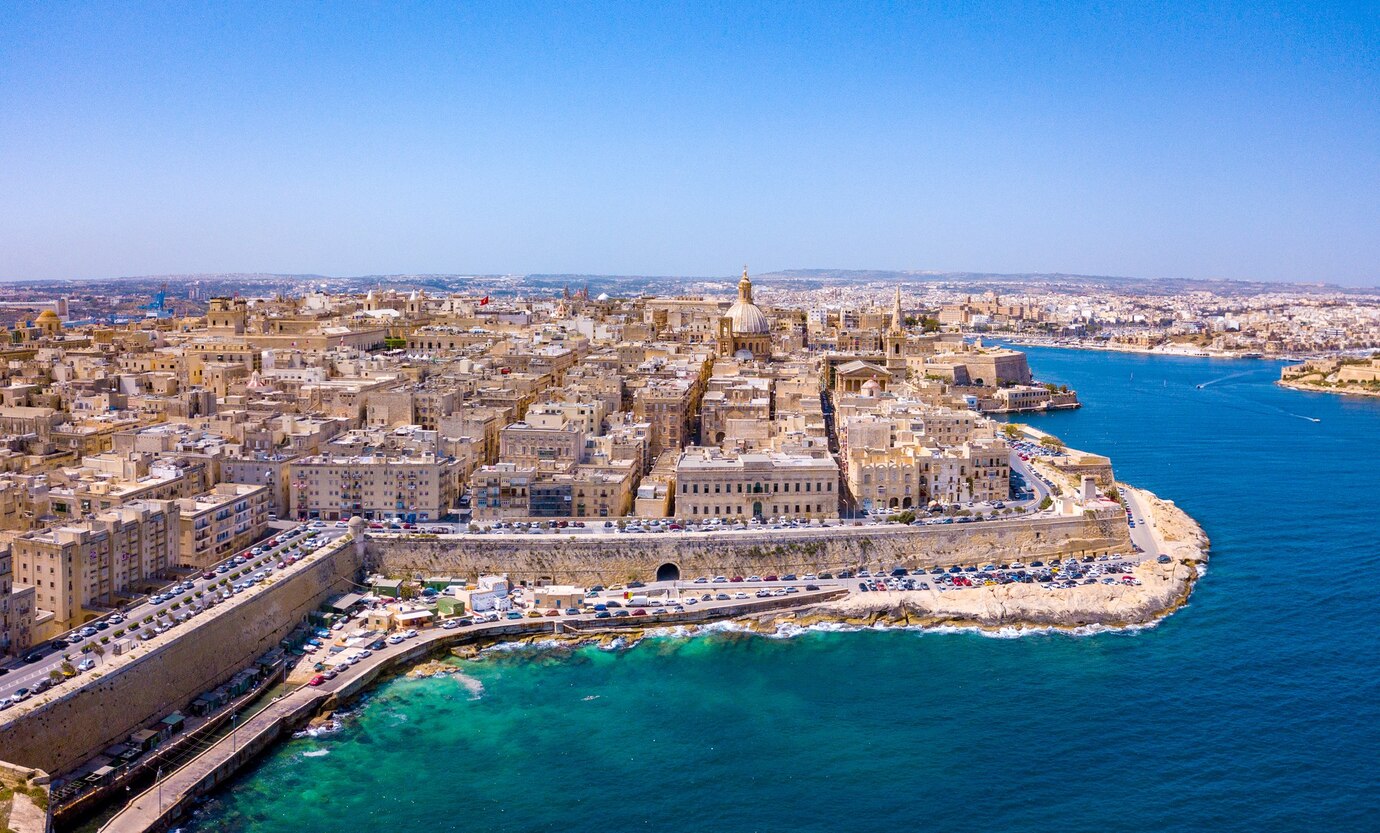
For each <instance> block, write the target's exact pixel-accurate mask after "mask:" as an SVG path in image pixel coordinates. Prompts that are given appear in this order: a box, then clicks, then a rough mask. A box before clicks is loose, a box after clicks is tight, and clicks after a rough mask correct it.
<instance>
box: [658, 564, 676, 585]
mask: <svg viewBox="0 0 1380 833" xmlns="http://www.w3.org/2000/svg"><path fill="white" fill-rule="evenodd" d="M656 580H657V581H680V568H679V567H677V566H676V565H674V564H672V563H670V562H669V561H668V562H667V563H665V564H662V565H661V566H660V567H657V568H656Z"/></svg>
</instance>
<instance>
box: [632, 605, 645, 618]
mask: <svg viewBox="0 0 1380 833" xmlns="http://www.w3.org/2000/svg"><path fill="white" fill-rule="evenodd" d="M633 615H634V616H646V615H647V610H646V608H641V607H639V608H638V609H637V610H634V611H633Z"/></svg>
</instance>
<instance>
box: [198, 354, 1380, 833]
mask: <svg viewBox="0 0 1380 833" xmlns="http://www.w3.org/2000/svg"><path fill="white" fill-rule="evenodd" d="M1029 353H1030V357H1031V363H1032V366H1033V367H1034V369H1035V372H1036V374H1037V375H1038V376H1039V377H1040V378H1041V379H1042V380H1046V381H1053V382H1060V383H1067V384H1069V385H1070V386H1071V387H1074V388H1076V389H1077V390H1078V392H1079V394H1080V396H1081V397H1082V400H1083V402H1084V403H1085V407H1084V408H1083V409H1082V410H1080V411H1077V412H1072V413H1060V414H1053V415H1048V416H1041V417H1035V418H1033V419H1032V421H1033V422H1034V423H1035V424H1037V425H1039V426H1040V427H1042V428H1045V429H1047V430H1050V431H1053V432H1054V433H1056V434H1058V435H1060V436H1062V437H1064V438H1065V439H1066V440H1067V441H1068V442H1069V443H1070V444H1072V445H1075V446H1078V447H1080V448H1084V449H1087V450H1091V451H1097V452H1102V453H1106V454H1109V455H1111V457H1112V459H1113V462H1114V464H1115V467H1116V470H1117V473H1118V476H1119V477H1120V478H1121V479H1122V480H1126V481H1128V482H1131V483H1134V484H1136V485H1139V486H1144V487H1147V488H1149V489H1151V490H1153V491H1154V492H1156V493H1158V494H1159V495H1160V496H1162V497H1165V498H1169V499H1172V500H1175V501H1177V502H1178V503H1179V505H1180V506H1182V507H1183V508H1184V509H1186V510H1187V511H1188V512H1189V513H1190V514H1192V515H1193V516H1194V517H1196V518H1197V519H1199V521H1200V522H1201V523H1202V525H1203V526H1204V528H1205V529H1206V530H1207V532H1208V534H1209V535H1210V536H1211V538H1212V544H1213V546H1212V561H1211V564H1210V566H1209V569H1208V573H1207V576H1206V577H1205V578H1204V579H1203V580H1202V581H1201V582H1199V584H1198V586H1197V589H1196V590H1195V592H1194V595H1193V597H1192V601H1191V604H1190V605H1189V606H1188V607H1187V608H1185V609H1183V610H1181V611H1179V612H1178V613H1177V614H1175V615H1174V616H1172V617H1170V618H1169V619H1168V620H1166V621H1164V622H1163V623H1161V624H1160V625H1158V626H1157V627H1154V628H1150V629H1146V630H1141V631H1137V632H1132V633H1107V634H1099V635H1096V636H1081V637H1075V636H1066V635H1031V636H1023V637H1020V638H1015V639H999V638H992V637H987V636H981V635H977V634H974V633H954V632H947V633H938V632H929V633H919V632H907V631H891V632H862V633H809V634H805V635H802V636H797V637H794V638H790V639H768V638H764V637H756V636H745V635H741V634H718V635H713V636H701V637H697V638H691V639H657V640H648V641H645V642H643V643H642V644H640V645H639V646H637V647H635V648H633V649H631V650H626V651H622V652H607V651H599V650H594V649H590V650H580V651H575V652H564V653H545V654H541V653H530V652H517V653H501V654H494V655H490V656H489V658H487V659H484V660H481V661H477V662H468V663H465V665H464V670H465V674H466V677H465V678H464V679H459V680H457V679H454V678H449V679H430V680H423V681H406V680H399V681H395V682H391V683H388V684H386V685H384V686H382V687H381V688H380V689H379V690H378V691H376V692H375V693H374V694H373V695H371V697H370V698H369V699H368V700H367V701H366V703H365V704H364V705H363V706H362V707H360V708H359V709H358V711H357V713H356V715H355V716H354V717H352V718H350V719H349V720H347V721H346V724H347V725H346V728H345V729H344V730H343V731H341V732H339V733H337V734H335V735H332V736H329V737H327V738H320V739H303V740H296V741H292V742H289V743H287V744H285V745H283V746H281V747H279V748H278V750H277V751H276V752H275V753H273V754H272V755H270V756H269V757H268V758H266V759H265V760H264V761H263V763H262V764H261V765H260V766H258V767H257V768H256V769H255V770H254V771H252V772H251V773H249V774H247V775H246V776H245V777H243V778H241V779H240V780H238V781H237V782H235V783H234V784H233V785H232V786H231V787H230V788H229V789H228V790H227V791H225V792H223V793H221V794H220V795H218V796H217V797H215V798H214V799H213V800H211V801H210V802H209V803H208V804H207V805H206V806H205V807H204V808H203V810H202V812H201V813H200V814H199V816H198V818H197V820H196V821H195V822H194V823H193V827H194V828H195V829H197V830H200V831H237V832H238V831H252V833H311V831H336V830H342V831H375V830H387V831H389V832H390V833H434V832H435V831H492V832H494V833H499V832H503V833H519V832H520V831H562V833H565V832H566V831H584V830H657V831H676V832H677V833H679V832H680V831H728V832H729V833H735V832H736V831H821V833H822V832H823V831H829V833H853V831H857V833H876V831H882V830H886V831H889V830H921V831H1070V832H1073V831H1088V832H1089V833H1094V832H1096V833H1105V832H1106V831H1199V830H1201V831H1213V833H1224V832H1225V831H1258V832H1263V831H1302V830H1310V831H1311V830H1317V831H1359V830H1380V775H1377V772H1378V771H1380V769H1377V760H1376V759H1377V756H1380V684H1378V683H1377V680H1380V674H1378V673H1377V661H1380V636H1378V634H1380V621H1377V596H1378V595H1380V556H1377V550H1380V547H1378V546H1377V543H1376V532H1375V530H1376V519H1377V513H1376V511H1375V510H1374V509H1373V506H1374V503H1375V499H1376V497H1377V496H1380V399H1370V400H1352V399H1345V398H1341V397H1336V396H1330V395H1327V394H1311V393H1299V392H1294V391H1288V390H1284V389H1281V388H1278V387H1276V386H1274V385H1273V384H1272V382H1273V380H1274V379H1275V378H1277V377H1278V374H1279V365H1278V364H1277V363H1274V362H1266V361H1230V360H1208V359H1187V358H1184V359H1176V358H1162V357H1148V356H1137V355H1128V354H1117V353H1085V352H1073V351H1064V350H1048V349H1030V350H1029ZM1198 385H1203V386H1204V387H1202V388H1199V387H1197V386H1198ZM1313 419H1317V420H1319V421H1318V422H1314V421H1312V420H1313Z"/></svg>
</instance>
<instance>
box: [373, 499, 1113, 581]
mask: <svg viewBox="0 0 1380 833" xmlns="http://www.w3.org/2000/svg"><path fill="white" fill-rule="evenodd" d="M1130 549H1131V542H1130V537H1129V530H1128V529H1127V526H1126V518H1125V515H1124V513H1123V512H1122V511H1121V510H1120V509H1102V510H1098V511H1097V512H1096V513H1093V514H1092V515H1091V516H1087V515H1082V514H1080V515H1078V516H1076V517H1043V518H1013V519H1010V520H1000V521H982V522H978V523H969V524H958V523H955V524H945V525H936V526H924V527H906V526H871V527H866V526H862V527H852V526H842V527H824V528H815V527H811V528H805V529H771V530H754V531H746V532H713V533H699V532H696V533H662V534H650V533H609V534H589V533H581V534H543V535H492V534H490V535H443V536H422V535H374V534H370V535H369V536H368V543H367V546H366V550H367V552H366V558H365V560H366V566H367V567H368V568H369V569H371V570H376V571H378V572H382V573H386V574H388V575H396V576H401V575H409V574H412V573H422V574H426V575H456V576H464V577H471V578H472V577H475V576H478V575H483V574H487V573H505V572H506V573H508V575H509V576H511V577H512V578H513V579H515V580H524V579H538V578H547V579H551V580H552V581H554V582H557V583H564V582H569V583H572V584H577V585H585V586H588V585H591V584H595V583H603V584H612V583H615V582H621V581H630V580H632V579H641V580H643V581H648V580H651V579H653V578H655V577H656V571H657V568H658V567H659V566H660V565H662V564H668V563H669V564H675V565H676V566H677V567H679V569H680V574H681V577H682V578H690V577H695V576H701V575H730V576H731V575H743V576H747V575H754V574H756V575H767V574H771V573H775V574H777V575H785V574H787V573H806V572H819V571H822V570H835V571H836V570H841V569H847V568H853V569H856V568H859V567H869V568H874V569H875V568H877V567H883V568H885V569H891V568H893V567H898V566H900V567H907V568H915V567H922V566H934V565H938V566H950V565H953V564H972V563H975V562H985V561H1012V560H1016V559H1025V560H1034V559H1037V558H1047V557H1049V556H1052V555H1055V554H1063V553H1085V552H1088V553H1093V552H1108V551H1118V552H1129V551H1130Z"/></svg>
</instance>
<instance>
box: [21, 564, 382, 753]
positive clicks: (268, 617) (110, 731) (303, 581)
mask: <svg viewBox="0 0 1380 833" xmlns="http://www.w3.org/2000/svg"><path fill="white" fill-rule="evenodd" d="M359 560H360V557H359V554H358V552H357V548H356V547H355V546H354V545H353V544H351V543H346V544H345V545H343V546H340V547H338V548H337V549H336V550H335V551H334V552H333V553H325V554H322V555H321V556H318V557H317V558H316V559H315V560H313V561H312V562H310V563H306V564H304V565H302V567H301V569H300V570H298V571H294V572H291V573H288V574H285V575H283V576H282V577H281V578H279V579H278V580H277V581H275V582H273V583H272V584H270V585H268V586H266V587H263V588H261V589H258V590H256V591H252V592H251V593H249V594H244V595H241V596H236V597H235V599H234V602H233V604H230V603H227V604H226V605H223V606H220V607H217V608H215V609H214V611H213V613H214V615H210V614H202V615H201V616H198V617H196V618H195V619H192V620H190V621H189V622H187V623H185V624H183V625H181V626H179V627H177V628H175V629H173V630H172V631H170V632H169V633H167V634H164V635H161V636H158V637H155V638H154V639H153V640H152V641H150V642H148V643H145V644H144V645H142V646H140V647H139V648H137V649H136V650H135V652H134V653H133V654H131V655H129V656H126V657H111V656H109V655H107V656H106V659H105V662H104V663H103V664H102V665H101V666H98V667H97V670H96V672H94V673H102V676H101V677H100V678H99V679H90V678H88V681H87V683H86V685H83V686H81V687H80V688H77V689H75V690H72V691H69V692H66V693H63V691H62V689H60V688H59V689H55V690H54V692H53V693H52V694H45V695H42V696H41V697H48V698H51V699H49V700H48V701H47V702H44V701H43V700H42V699H39V700H34V701H30V702H29V703H26V704H25V707H24V708H23V709H22V710H21V709H13V710H11V711H9V712H6V713H5V715H4V716H5V718H6V720H5V721H4V722H3V723H0V750H3V757H4V759H5V760H7V761H9V762H11V763H14V764H19V765H21V766H29V767H38V768H41V769H44V770H47V771H48V772H52V773H61V772H63V771H65V770H67V769H69V768H71V767H73V766H75V765H77V764H79V763H81V762H82V761H84V760H86V759H88V758H90V757H91V756H92V755H95V754H96V753H98V752H100V751H101V750H102V749H104V748H106V747H107V746H110V745H111V744H113V743H115V742H117V741H120V740H122V739H124V738H125V737H126V736H128V735H129V733H130V732H133V731H134V730H136V729H138V728H140V727H142V726H145V725H147V724H149V723H150V722H151V721H154V720H156V719H157V718H160V717H162V716H164V715H166V714H168V713H169V712H171V711H174V710H176V709H181V708H185V707H186V706H187V705H188V704H189V703H190V702H191V700H192V699H194V698H195V697H196V695H198V694H200V693H201V692H203V691H207V690H209V689H212V688H214V687H216V686H217V685H220V684H221V683H223V682H225V681H226V680H228V679H229V678H230V677H231V676H233V675H234V674H235V673H236V672H237V671H239V670H240V669H242V668H245V667H247V666H248V665H249V664H250V663H252V662H253V661H254V660H255V659H257V658H258V657H259V656H261V655H262V654H264V653H265V652H266V651H268V650H270V649H272V648H274V647H276V646H277V644H278V642H279V641H280V640H281V639H282V638H283V637H284V636H286V635H287V634H288V633H289V632H290V631H291V630H292V629H293V628H294V627H296V626H297V625H298V624H299V623H300V622H301V621H302V619H303V618H304V617H305V616H306V615H307V613H309V612H311V611H312V610H315V609H316V608H317V607H318V606H320V605H321V603H322V602H323V601H324V600H325V599H326V598H328V597H330V596H332V595H335V594H337V593H340V592H343V591H345V590H348V589H350V588H351V587H352V585H351V583H350V580H351V579H353V578H354V576H355V574H356V573H357V572H358V569H359ZM184 629H187V630H190V631H192V632H187V631H186V630H184Z"/></svg>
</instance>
